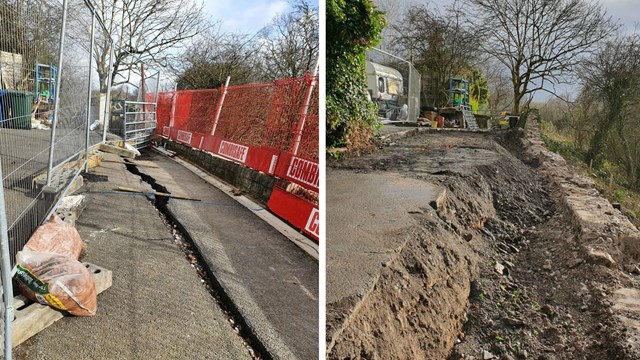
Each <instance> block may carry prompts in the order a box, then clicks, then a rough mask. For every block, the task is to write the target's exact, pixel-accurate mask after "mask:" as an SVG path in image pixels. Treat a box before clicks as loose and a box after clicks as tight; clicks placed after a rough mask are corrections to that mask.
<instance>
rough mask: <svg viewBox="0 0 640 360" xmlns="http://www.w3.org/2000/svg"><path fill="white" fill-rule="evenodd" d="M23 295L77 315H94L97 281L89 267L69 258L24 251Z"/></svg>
mask: <svg viewBox="0 0 640 360" xmlns="http://www.w3.org/2000/svg"><path fill="white" fill-rule="evenodd" d="M16 263H17V265H16V274H15V276H14V278H15V279H16V280H17V281H18V288H19V289H20V292H21V293H22V294H23V295H24V296H26V297H27V298H29V299H30V300H32V301H37V302H39V303H41V304H44V305H49V306H51V307H53V308H56V309H59V310H63V311H67V312H68V313H70V314H72V315H76V316H93V315H95V313H96V308H97V293H96V282H95V279H94V277H93V275H92V274H91V272H90V271H89V270H88V269H87V267H86V266H85V265H84V264H82V263H81V262H79V261H78V260H75V259H72V258H70V257H69V256H66V255H60V254H54V253H42V252H33V251H28V250H23V251H20V252H18V255H16Z"/></svg>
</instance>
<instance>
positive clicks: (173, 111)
mask: <svg viewBox="0 0 640 360" xmlns="http://www.w3.org/2000/svg"><path fill="white" fill-rule="evenodd" d="M177 103H178V88H177V86H176V88H175V89H173V98H172V99H171V118H169V127H170V128H172V127H173V125H174V123H175V118H176V104H177ZM163 131H164V129H163ZM169 137H171V134H169Z"/></svg>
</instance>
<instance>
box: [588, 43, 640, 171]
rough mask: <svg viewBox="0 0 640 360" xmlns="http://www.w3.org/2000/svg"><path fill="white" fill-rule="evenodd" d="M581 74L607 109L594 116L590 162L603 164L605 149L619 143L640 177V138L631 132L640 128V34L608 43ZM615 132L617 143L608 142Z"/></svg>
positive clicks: (626, 160)
mask: <svg viewBox="0 0 640 360" xmlns="http://www.w3.org/2000/svg"><path fill="white" fill-rule="evenodd" d="M580 74H581V78H582V81H583V85H584V88H585V89H587V90H588V91H590V92H592V93H593V94H595V95H596V96H597V97H598V99H599V100H600V101H601V103H602V107H603V109H604V116H602V117H601V118H596V119H592V121H593V125H594V127H595V133H594V136H593V138H592V140H591V146H590V148H589V151H588V152H587V159H586V160H587V162H590V161H593V163H594V166H596V167H599V165H600V163H601V162H602V155H603V152H604V149H605V148H606V147H607V146H619V147H620V150H619V151H620V153H621V154H622V155H621V159H620V162H621V163H622V164H626V165H627V166H628V172H629V175H630V176H632V177H633V178H634V179H637V178H638V175H639V174H640V171H639V169H640V167H638V165H640V164H637V162H638V160H640V159H635V158H634V155H633V153H634V150H633V149H634V146H635V143H637V142H638V141H637V139H634V140H632V139H631V138H630V137H629V136H628V135H629V133H628V132H627V131H628V130H629V129H634V130H635V128H636V127H637V118H636V117H634V116H632V115H633V114H635V111H636V110H637V106H636V103H637V102H638V98H639V97H640V36H639V35H630V36H620V37H617V38H615V39H613V40H611V41H608V42H606V43H605V44H603V46H602V48H601V50H600V51H599V52H598V53H597V54H595V55H594V56H592V57H591V58H589V59H587V60H585V61H584V62H583V64H582V67H581V71H580ZM630 121H631V122H630ZM629 125H631V128H630V127H629ZM612 131H613V132H614V134H612V133H611V132H612ZM611 135H617V141H616V142H610V141H608V139H609V138H610V136H611ZM636 181H637V180H636Z"/></svg>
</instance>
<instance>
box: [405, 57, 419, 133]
mask: <svg viewBox="0 0 640 360" xmlns="http://www.w3.org/2000/svg"><path fill="white" fill-rule="evenodd" d="M407 65H408V67H409V70H410V71H409V84H408V85H407V87H408V91H407V97H408V99H407V100H408V101H407V105H408V108H409V109H408V110H409V120H410V121H417V119H418V118H419V117H420V92H421V90H422V76H421V75H420V73H419V72H418V70H417V69H416V68H415V67H413V65H412V64H407Z"/></svg>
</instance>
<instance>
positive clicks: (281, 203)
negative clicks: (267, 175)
mask: <svg viewBox="0 0 640 360" xmlns="http://www.w3.org/2000/svg"><path fill="white" fill-rule="evenodd" d="M267 206H268V207H269V209H270V210H271V211H273V212H274V213H276V214H278V215H279V216H280V217H282V218H284V219H285V220H287V221H288V222H289V223H290V224H291V225H293V226H295V227H296V228H298V229H300V230H302V231H303V232H304V233H305V234H307V235H309V236H311V237H312V238H314V239H315V240H316V241H318V240H319V239H318V237H319V236H320V211H318V207H317V205H313V204H311V203H310V202H308V201H305V200H303V199H301V198H299V197H297V196H295V195H293V194H291V193H290V192H288V191H286V190H283V189H280V188H279V187H277V186H276V187H274V188H273V192H272V193H271V197H270V198H269V203H268V204H267Z"/></svg>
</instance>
